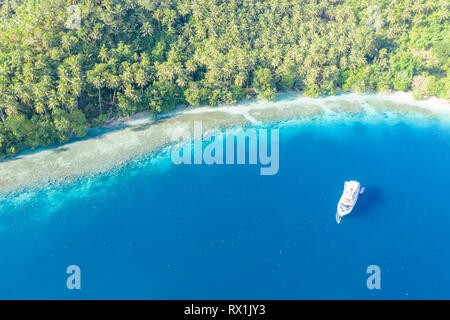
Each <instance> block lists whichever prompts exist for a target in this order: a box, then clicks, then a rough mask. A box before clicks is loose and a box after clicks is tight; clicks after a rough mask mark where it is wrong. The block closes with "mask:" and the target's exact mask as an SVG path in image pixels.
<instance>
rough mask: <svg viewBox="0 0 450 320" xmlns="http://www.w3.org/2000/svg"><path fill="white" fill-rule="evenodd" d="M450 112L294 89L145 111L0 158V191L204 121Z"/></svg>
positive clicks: (101, 160) (124, 152) (88, 170)
mask: <svg viewBox="0 0 450 320" xmlns="http://www.w3.org/2000/svg"><path fill="white" fill-rule="evenodd" d="M386 112H393V113H396V114H402V113H407V114H411V113H415V114H418V115H421V116H426V117H428V116H430V117H437V116H438V114H445V115H448V114H449V113H450V107H449V106H448V103H447V102H446V101H442V100H433V101H419V102H417V101H414V100H412V99H410V98H409V96H408V95H405V94H400V95H399V94H392V95H357V94H345V95H340V96H332V97H325V98H318V99H312V98H307V97H303V96H301V95H299V94H298V93H289V94H284V95H280V97H278V98H277V100H276V101H274V102H262V101H247V102H242V103H240V104H239V105H236V106H222V107H216V108H211V107H198V108H189V109H185V110H177V111H175V112H172V113H171V114H168V115H165V116H163V117H160V118H159V119H154V118H153V117H151V116H150V115H149V114H146V113H141V114H139V115H137V116H135V117H131V118H130V119H128V120H127V121H125V122H124V126H123V127H121V128H118V129H115V130H106V129H105V130H103V131H102V132H97V133H96V134H90V136H88V137H87V138H85V139H82V140H78V141H74V142H71V143H67V144H64V145H61V146H57V147H52V148H47V149H43V150H35V151H27V152H24V153H21V154H19V155H17V156H15V157H10V158H6V159H3V160H1V161H0V173H1V174H0V192H2V193H8V192H14V191H17V190H20V189H23V188H32V187H35V186H40V185H45V184H48V183H55V182H58V183H59V182H65V181H70V180H72V179H76V178H80V177H83V176H89V175H95V174H100V173H104V172H107V171H109V170H112V169H114V168H117V167H120V166H123V165H125V164H126V163H128V162H129V161H130V160H133V159H137V158H140V157H143V156H145V155H148V154H150V153H151V152H155V151H158V150H161V148H163V147H164V146H167V145H170V144H171V143H173V141H172V139H171V137H172V134H173V132H174V130H175V129H179V128H183V129H185V130H187V131H189V132H192V130H193V127H194V126H193V123H194V121H202V127H203V130H208V129H217V130H220V129H225V128H230V127H242V126H251V125H259V124H261V123H265V122H272V121H285V120H291V119H299V120H304V119H310V120H312V121H313V120H314V119H315V118H318V117H326V116H327V115H328V114H334V115H335V114H342V115H343V116H345V115H351V116H355V115H362V116H363V118H366V119H367V118H370V117H375V115H376V114H377V113H386Z"/></svg>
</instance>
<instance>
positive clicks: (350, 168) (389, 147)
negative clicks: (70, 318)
mask: <svg viewBox="0 0 450 320" xmlns="http://www.w3.org/2000/svg"><path fill="white" fill-rule="evenodd" d="M274 126H277V127H280V126H279V125H274ZM152 159H153V160H152ZM155 159H156V160H155ZM348 179H357V180H359V181H361V183H362V184H363V185H364V186H366V187H367V189H366V192H365V194H364V195H362V196H361V198H360V199H359V201H358V203H357V206H356V208H355V210H354V211H353V212H352V214H350V215H349V216H346V217H345V218H344V219H343V221H342V223H341V224H340V225H337V224H336V222H335V216H334V215H335V212H336V204H337V201H338V199H339V197H340V195H341V193H342V189H343V183H344V181H345V180H348ZM449 182H450V126H449V125H448V124H442V123H440V122H439V121H437V120H426V119H415V118H411V119H409V120H405V121H403V122H396V121H394V122H392V121H387V122H378V123H365V122H362V121H342V122H339V121H338V122H336V121H332V122H326V121H322V122H319V121H311V122H306V123H303V124H299V125H290V126H284V125H283V126H281V127H280V170H279V173H278V174H277V175H275V176H261V175H259V166H257V165H241V166H237V165H234V166H230V165H228V166H227V165H222V166H220V165H213V166H208V165H180V166H175V165H172V164H171V160H170V157H168V156H167V155H165V154H161V155H159V156H158V157H156V158H155V157H152V158H150V159H147V160H145V161H141V162H138V163H135V164H133V165H130V166H128V167H126V168H123V169H121V170H118V171H116V172H113V173H111V174H109V175H104V176H101V177H97V178H90V179H82V180H80V181H79V182H77V183H75V184H73V185H70V186H66V187H57V186H55V187H51V188H46V189H44V190H41V191H34V192H30V191H28V192H23V193H21V194H19V195H16V196H9V198H8V199H4V201H3V203H2V205H1V207H0V298H2V299H4V298H61V299H77V298H87V299H91V298H102V299H107V298H125V299H128V298H137V299H143V298H145V299H222V298H225V299H227V298H228V299H300V298H308V299H309V298H311V299H312V298H318V299H327V298H339V299H345V298H357V299H379V298H399V299H415V298H425V299H427V298H447V299H448V298H450V273H449V271H450V200H449V199H450V198H449ZM72 264H75V265H79V266H80V268H81V283H82V284H81V285H82V288H81V290H79V291H77V290H73V291H70V290H68V289H67V288H66V278H67V277H68V275H67V274H66V268H67V266H69V265H72ZM369 265H378V266H379V267H380V268H381V290H368V289H367V287H366V279H367V277H368V276H369V275H368V274H366V268H367V267H368V266H369Z"/></svg>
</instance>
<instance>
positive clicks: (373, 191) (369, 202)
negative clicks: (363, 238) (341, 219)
mask: <svg viewBox="0 0 450 320" xmlns="http://www.w3.org/2000/svg"><path fill="white" fill-rule="evenodd" d="M382 199H383V197H382V191H381V188H380V187H377V186H367V187H366V190H365V191H364V193H363V194H362V195H360V196H359V198H358V202H357V204H356V206H355V210H354V212H353V213H354V214H352V216H357V217H359V216H363V215H364V214H366V213H369V212H370V211H371V210H373V209H375V208H376V207H377V206H378V205H380V204H381V202H382Z"/></svg>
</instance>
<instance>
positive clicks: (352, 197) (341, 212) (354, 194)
mask: <svg viewBox="0 0 450 320" xmlns="http://www.w3.org/2000/svg"><path fill="white" fill-rule="evenodd" d="M360 189H361V185H360V183H359V182H358V181H346V182H345V183H344V192H343V193H342V196H341V199H340V200H339V203H338V206H337V212H336V222H337V223H340V222H341V219H342V217H343V216H345V215H347V214H349V213H350V212H352V210H353V208H354V207H355V204H356V201H357V200H358V197H359V192H360Z"/></svg>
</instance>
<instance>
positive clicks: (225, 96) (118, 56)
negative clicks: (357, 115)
mask: <svg viewBox="0 0 450 320" xmlns="http://www.w3.org/2000/svg"><path fill="white" fill-rule="evenodd" d="M449 32H450V31H449V19H448V2H447V0H379V1H375V0H374V1H362V0H302V1H298V0H79V1H69V0H34V1H33V0H0V156H5V155H11V154H14V153H17V152H18V151H20V150H22V149H23V148H27V147H31V148H35V147H38V146H46V145H50V144H54V143H57V142H65V141H68V140H69V139H70V138H71V137H74V136H77V137H81V136H84V135H85V134H86V130H87V127H88V126H96V125H100V124H102V123H103V121H104V120H106V119H108V118H111V117H114V116H118V115H131V114H133V113H136V112H139V111H143V110H149V111H150V112H152V113H153V114H158V113H160V112H164V111H168V110H170V109H172V108H174V107H175V106H176V105H179V104H184V103H186V104H189V105H199V104H207V105H212V106H215V105H217V104H220V103H235V102H236V101H237V100H239V99H242V98H244V97H247V96H253V95H255V96H257V97H258V98H261V99H269V100H270V99H273V98H274V97H275V94H276V92H277V91H286V90H302V91H304V93H305V94H306V95H309V96H312V97H316V96H319V95H326V94H333V93H335V92H336V91H337V90H353V91H357V92H367V91H385V90H389V89H394V90H402V91H406V90H413V93H414V96H415V97H416V98H418V99H420V98H423V97H425V96H428V95H433V96H438V97H442V98H445V99H449V96H450V88H449V86H450V84H449V77H448V65H449V48H450V44H449V41H450V37H449Z"/></svg>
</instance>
